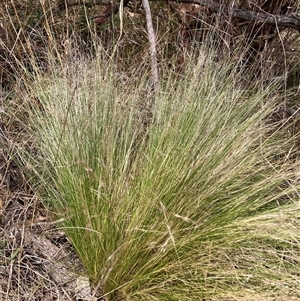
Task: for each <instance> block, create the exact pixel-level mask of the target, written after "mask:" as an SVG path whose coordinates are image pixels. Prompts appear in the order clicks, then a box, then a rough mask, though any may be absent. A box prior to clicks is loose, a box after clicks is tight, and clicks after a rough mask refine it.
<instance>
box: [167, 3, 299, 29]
mask: <svg viewBox="0 0 300 301" xmlns="http://www.w3.org/2000/svg"><path fill="white" fill-rule="evenodd" d="M171 1H175V2H178V3H192V4H198V5H200V6H205V7H207V8H208V9H210V10H211V11H212V12H216V13H224V14H226V15H231V16H232V17H236V18H239V19H243V20H247V21H255V22H261V23H265V24H268V25H272V26H284V27H290V28H294V29H297V30H298V31H299V32H300V14H296V13H294V14H292V15H291V16H286V15H273V14H270V13H267V12H264V13H258V12H254V11H249V10H246V9H241V8H236V7H228V6H226V5H224V4H220V3H217V2H215V1H212V0H171Z"/></svg>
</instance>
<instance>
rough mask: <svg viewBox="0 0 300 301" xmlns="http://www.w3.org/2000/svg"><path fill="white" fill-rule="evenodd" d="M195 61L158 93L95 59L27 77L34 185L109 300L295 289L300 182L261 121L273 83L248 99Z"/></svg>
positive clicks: (206, 60) (233, 78) (203, 59)
mask: <svg viewBox="0 0 300 301" xmlns="http://www.w3.org/2000/svg"><path fill="white" fill-rule="evenodd" d="M198 61H199V63H198V65H197V66H194V67H191V68H190V69H189V70H188V71H186V74H185V75H184V76H183V77H182V78H180V79H178V77H176V75H175V74H170V75H169V76H168V78H167V79H166V80H165V81H163V82H162V83H161V85H160V90H159V91H158V92H157V95H156V96H155V98H154V97H152V96H151V95H150V94H151V93H150V94H149V93H148V92H147V83H146V81H145V80H144V79H143V78H141V81H140V84H139V85H138V84H130V81H127V82H124V81H122V80H121V78H120V77H119V75H118V74H116V73H114V72H113V69H112V68H110V66H107V65H105V64H104V63H103V62H98V61H96V62H92V63H89V62H86V61H84V62H81V61H78V62H77V63H76V65H74V64H73V65H72V67H71V68H69V69H68V67H66V68H67V69H66V70H63V72H61V73H59V72H57V71H55V72H53V73H52V74H51V75H48V76H46V77H45V76H44V77H40V78H39V77H37V78H36V80H35V81H34V83H33V86H32V91H33V93H34V95H35V96H36V97H37V99H38V100H39V101H40V103H39V105H38V107H37V108H36V109H33V111H32V106H31V112H33V114H32V115H31V119H32V125H31V127H32V134H33V137H34V138H35V145H36V147H37V149H38V155H36V156H32V158H31V159H28V162H30V164H31V168H30V169H31V172H33V179H35V181H36V182H35V183H37V184H36V188H37V189H39V191H40V195H41V197H42V198H43V200H44V201H45V203H46V204H47V205H48V206H49V208H50V209H51V210H52V211H53V212H54V214H55V215H56V216H57V217H63V218H64V226H63V228H64V229H65V231H66V233H67V236H68V237H69V239H70V240H71V242H72V244H73V245H74V247H75V249H76V251H77V252H78V255H79V256H80V258H81V259H82V261H83V263H84V266H85V269H86V273H87V274H88V276H89V277H90V279H91V280H92V281H93V282H94V283H99V284H100V285H99V287H100V288H101V289H102V290H103V294H104V295H105V296H106V298H107V300H168V301H169V300H178V301H179V300H180V301H182V300H269V299H264V298H275V299H276V296H277V295H279V294H280V295H281V296H282V295H285V296H289V295H291V296H296V295H297V292H299V290H298V285H299V280H300V279H299V273H298V271H297V270H298V265H299V262H298V260H299V251H300V250H299V248H300V247H299V238H300V237H299V231H298V229H299V228H298V227H299V219H298V218H297V217H299V213H298V211H297V209H298V207H299V204H298V200H297V198H296V196H297V189H298V188H297V183H296V182H295V178H296V177H295V172H294V168H295V166H292V165H291V164H290V163H288V160H287V154H288V150H289V147H290V145H289V143H290V142H289V140H288V139H286V138H285V137H284V135H281V134H280V133H279V132H278V130H275V129H273V128H272V125H271V123H270V122H268V118H269V116H270V114H271V112H273V111H274V108H275V104H276V100H275V99H274V97H273V96H272V95H273V94H272V91H273V89H272V88H271V87H268V88H265V89H262V87H261V86H259V85H257V86H256V89H254V90H252V91H247V90H246V89H245V88H242V86H241V85H240V82H241V80H240V78H242V77H243V76H244V75H243V74H242V72H241V71H237V70H235V68H234V67H232V66H230V63H229V62H217V63H216V61H215V60H214V59H213V56H212V55H211V54H210V53H209V52H203V53H200V55H199V59H198ZM243 80H244V78H243ZM275 299H274V300H275ZM270 300H271V299H270ZM272 300H273V299H272Z"/></svg>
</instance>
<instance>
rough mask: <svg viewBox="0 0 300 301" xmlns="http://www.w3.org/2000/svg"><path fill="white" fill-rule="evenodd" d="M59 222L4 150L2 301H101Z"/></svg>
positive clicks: (0, 163)
mask: <svg viewBox="0 0 300 301" xmlns="http://www.w3.org/2000/svg"><path fill="white" fill-rule="evenodd" d="M0 139H1V141H0V142H1V144H2V146H3V143H4V144H5V143H7V142H8V140H7V139H8V138H7V136H6V133H4V132H3V127H1V131H0ZM1 144H0V145H1ZM56 224H57V223H56V222H53V221H51V218H50V216H49V213H48V212H47V210H46V209H45V208H44V207H43V205H42V204H41V202H40V201H39V200H38V198H37V197H36V196H35V195H34V193H33V192H32V191H30V188H29V185H28V184H27V183H26V181H25V178H24V175H23V174H22V172H21V171H20V170H18V168H17V167H16V165H15V164H14V163H13V162H12V160H11V159H10V158H9V156H8V154H7V153H6V152H5V151H4V149H3V147H1V146H0V300H10V301H15V300H24V301H25V300H26V301H30V300H32V301H33V300H45V301H47V300H100V298H97V297H96V296H92V293H91V289H90V285H89V283H88V280H87V279H86V278H85V277H83V276H80V271H82V266H81V264H80V260H79V259H78V257H77V256H76V254H75V252H74V250H73V248H72V246H71V244H70V243H69V241H68V240H67V238H66V237H65V235H64V233H63V231H61V230H59V229H58V228H57V226H56Z"/></svg>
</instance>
